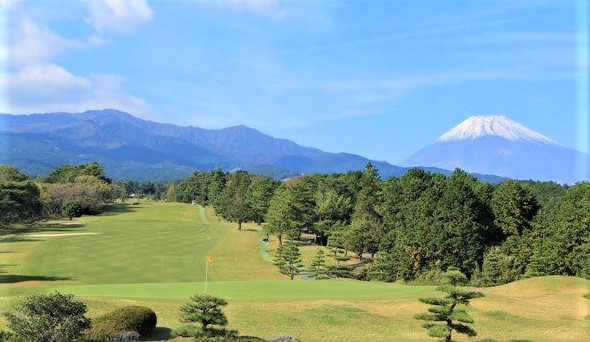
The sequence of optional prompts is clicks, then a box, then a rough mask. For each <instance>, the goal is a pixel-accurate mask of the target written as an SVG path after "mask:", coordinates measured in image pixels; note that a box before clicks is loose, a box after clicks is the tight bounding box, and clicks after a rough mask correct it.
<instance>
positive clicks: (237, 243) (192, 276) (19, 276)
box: [0, 202, 590, 342]
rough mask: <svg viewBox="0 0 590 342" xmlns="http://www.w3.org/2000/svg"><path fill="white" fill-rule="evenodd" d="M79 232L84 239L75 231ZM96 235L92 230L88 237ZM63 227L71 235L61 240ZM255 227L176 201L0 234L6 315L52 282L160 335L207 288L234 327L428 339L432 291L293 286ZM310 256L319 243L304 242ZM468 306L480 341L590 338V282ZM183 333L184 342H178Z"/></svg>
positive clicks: (311, 337) (258, 332) (342, 284)
mask: <svg viewBox="0 0 590 342" xmlns="http://www.w3.org/2000/svg"><path fill="white" fill-rule="evenodd" d="M80 233H84V235H80ZM89 233H92V234H89ZM66 234H67V235H66ZM261 237H262V233H261V231H260V227H258V226H256V225H253V224H247V225H245V226H244V229H243V230H242V231H238V230H237V226H236V225H235V224H226V223H224V222H219V220H218V219H217V218H216V217H215V216H214V215H213V214H212V212H211V211H209V210H206V211H205V210H203V209H202V208H201V209H200V208H198V207H195V206H190V205H186V204H179V203H154V202H142V203H141V204H139V205H130V204H123V205H116V206H114V207H113V208H112V210H111V211H110V212H108V213H106V214H104V215H100V216H96V217H83V218H81V219H79V220H74V221H72V223H70V222H55V223H45V224H41V225H39V226H38V227H35V229H32V230H29V231H25V232H22V233H19V234H5V235H2V236H0V260H1V261H0V280H1V282H0V311H4V310H6V309H7V308H8V307H9V305H10V304H11V303H12V302H14V301H15V300H17V299H18V298H19V296H21V295H26V294H30V293H38V292H48V291H53V290H55V289H57V290H59V291H63V292H68V293H74V294H76V296H77V298H81V299H83V300H84V301H85V302H86V303H88V305H89V307H90V312H89V315H90V316H91V317H95V316H97V315H100V314H102V313H104V312H107V311H110V310H112V309H113V308H115V307H119V306H123V305H128V304H139V305H147V306H149V307H151V308H153V309H154V310H155V311H156V313H157V314H158V321H159V326H160V327H161V328H160V329H159V330H158V331H157V333H156V334H154V336H152V337H151V340H153V341H159V340H161V339H172V338H173V337H172V336H171V333H170V329H171V328H174V327H175V326H177V325H179V324H180V323H179V322H178V309H179V307H180V306H181V305H182V303H183V302H184V301H186V299H187V298H188V297H189V296H190V295H192V294H195V293H200V292H203V291H204V289H205V283H204V280H205V261H206V257H207V256H208V255H210V256H212V257H213V263H212V264H210V265H209V272H208V279H209V282H208V283H207V287H208V292H209V293H211V294H215V295H219V296H221V297H223V298H225V299H227V300H228V301H229V303H230V305H229V306H228V307H227V310H226V311H227V314H228V318H229V321H230V328H232V329H238V330H240V332H241V333H242V334H246V335H254V336H259V337H263V338H268V337H272V336H278V335H284V334H287V335H293V336H297V337H299V338H300V339H302V340H303V341H306V342H307V341H432V339H429V338H428V337H427V336H426V333H425V331H424V329H422V328H421V327H420V326H421V322H419V321H416V320H414V319H413V318H412V317H413V315H414V314H416V313H418V312H421V311H424V310H425V309H426V305H423V304H421V303H420V302H419V301H418V298H419V297H422V296H430V295H432V294H434V293H435V292H434V288H433V287H428V286H409V285H398V284H386V283H379V282H359V281H352V280H328V281H302V280H296V281H289V280H286V279H285V278H284V277H283V276H281V275H280V274H279V273H278V272H277V271H276V268H275V267H274V266H273V265H272V264H271V263H269V261H268V256H267V255H266V253H264V252H263V251H261V249H260V239H261ZM303 249H304V255H305V257H304V259H311V258H312V257H313V255H314V254H315V250H316V249H317V248H316V247H313V246H308V247H304V248H303ZM482 291H483V292H485V294H486V297H485V298H480V299H476V300H474V301H473V303H472V306H471V307H470V309H469V310H470V312H471V313H472V314H473V317H474V318H475V320H476V324H475V326H474V327H475V329H476V330H477V331H478V332H479V336H478V338H474V339H469V338H465V337H458V340H460V341H477V340H479V339H484V338H490V339H494V340H497V341H508V340H530V341H588V338H589V336H590V321H589V320H586V319H584V316H586V315H588V314H590V308H589V307H590V301H589V300H587V299H583V298H582V295H583V294H585V293H587V292H590V281H587V280H583V279H579V278H571V277H542V278H534V279H527V280H523V281H519V282H516V283H512V284H508V285H504V286H499V287H495V288H487V289H482ZM3 323H4V321H3V318H2V317H0V328H1V327H2V325H3ZM176 340H180V339H179V338H177V339H176Z"/></svg>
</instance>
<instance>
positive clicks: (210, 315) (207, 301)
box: [180, 295, 227, 330]
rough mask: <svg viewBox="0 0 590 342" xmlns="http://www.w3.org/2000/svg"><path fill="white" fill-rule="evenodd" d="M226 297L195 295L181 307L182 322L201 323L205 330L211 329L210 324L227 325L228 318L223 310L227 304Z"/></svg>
mask: <svg viewBox="0 0 590 342" xmlns="http://www.w3.org/2000/svg"><path fill="white" fill-rule="evenodd" d="M226 305H227V302H226V301H225V300H224V299H221V298H218V297H214V296H210V295H194V296H192V297H191V298H190V302H188V303H186V304H184V305H183V306H182V307H181V308H180V314H181V319H180V321H181V322H184V323H200V324H201V327H202V329H203V330H207V329H209V326H210V325H219V326H222V327H224V326H226V325H227V318H226V317H225V314H224V313H223V311H222V310H221V308H222V307H224V306H226Z"/></svg>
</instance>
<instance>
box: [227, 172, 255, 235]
mask: <svg viewBox="0 0 590 342" xmlns="http://www.w3.org/2000/svg"><path fill="white" fill-rule="evenodd" d="M249 186H250V175H249V174H248V173H247V172H246V171H241V170H239V171H236V172H234V173H233V174H231V175H230V177H229V179H228V181H227V184H226V186H225V188H224V189H223V193H222V196H221V203H222V205H221V206H222V208H223V210H222V214H223V217H224V218H225V219H226V220H228V221H229V222H236V223H237V224H238V230H242V223H244V222H247V221H248V220H249V219H250V218H251V217H252V209H251V208H250V205H249V203H248V199H247V195H248V187H249Z"/></svg>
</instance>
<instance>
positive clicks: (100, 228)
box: [23, 203, 226, 284]
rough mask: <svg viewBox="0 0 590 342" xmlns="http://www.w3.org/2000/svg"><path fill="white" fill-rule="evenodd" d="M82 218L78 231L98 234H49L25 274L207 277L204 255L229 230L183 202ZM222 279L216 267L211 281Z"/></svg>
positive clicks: (101, 278) (123, 279)
mask: <svg viewBox="0 0 590 342" xmlns="http://www.w3.org/2000/svg"><path fill="white" fill-rule="evenodd" d="M121 211H131V213H121ZM135 213H137V214H135ZM82 222H83V227H81V228H80V229H75V231H76V232H93V233H97V235H84V236H68V237H49V238H46V240H47V241H45V242H44V243H43V244H39V245H38V246H37V248H36V249H35V251H34V252H33V254H32V255H31V259H32V260H35V262H32V263H29V264H28V266H27V267H25V268H24V269H23V271H24V273H25V274H30V275H36V276H48V277H52V276H59V277H65V278H71V279H72V280H75V281H80V282H83V283H86V284H116V283H153V282H155V283H161V282H184V281H203V280H204V276H203V275H204V267H205V257H204V256H205V255H207V254H208V253H209V252H208V251H210V250H211V249H212V248H213V247H214V245H215V244H217V243H219V242H220V241H221V240H222V239H223V237H224V235H225V233H226V230H224V229H220V226H219V225H217V226H215V225H209V226H207V225H205V224H204V223H203V221H202V215H199V209H198V208H197V207H194V206H189V205H183V204H169V205H161V204H155V203H141V204H140V205H137V206H133V205H119V206H118V207H117V208H116V211H115V212H112V214H111V215H102V216H98V217H85V218H84V219H83V221H82ZM207 237H209V238H210V239H208V238H207ZM199 261H201V262H199ZM216 278H217V276H216V273H215V271H214V270H211V272H210V273H209V279H213V280H214V279H216Z"/></svg>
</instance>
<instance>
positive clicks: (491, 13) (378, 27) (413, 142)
mask: <svg viewBox="0 0 590 342" xmlns="http://www.w3.org/2000/svg"><path fill="white" fill-rule="evenodd" d="M587 9H588V1H587V0H580V1H566V0H558V1H542V0H539V1H467V0H466V1H434V0H432V1H426V0H423V1H396V0H389V1H386V0H382V1H379V0H374V1H370V0H365V1H337V0H325V1H323V0H299V1H281V0H227V1H223V0H166V1H164V0H161V1H145V0H81V1H67V0H62V1H58V0H54V1H43V0H37V1H32V0H28V1H27V0H20V1H19V0H0V11H1V12H2V13H3V15H0V37H3V41H2V42H1V43H0V87H1V88H2V89H3V92H2V97H1V98H0V112H4V113H17V114H22V113H33V112H53V111H74V112H77V111H83V110H86V109H100V108H117V109H120V110H124V111H128V112H130V113H132V114H134V115H136V116H139V117H143V118H146V119H150V120H155V121H159V122H168V123H174V124H178V125H194V126H199V127H206V128H222V127H227V126H232V125H238V124H245V125H247V126H250V127H254V128H257V129H259V130H261V131H262V132H264V133H267V134H270V135H272V136H276V137H282V138H288V139H291V140H294V141H296V142H298V143H300V144H302V145H306V146H313V147H317V148H321V149H324V150H327V151H331V152H341V151H344V152H350V153H357V154H361V155H363V156H367V157H370V158H373V159H378V160H386V161H389V162H391V163H396V162H398V161H400V160H401V159H403V158H405V157H407V156H408V155H410V154H412V153H413V152H415V151H417V150H419V149H420V148H422V147H424V146H425V145H427V144H429V143H430V142H432V141H434V140H435V139H436V138H437V137H438V136H439V135H441V134H443V133H444V132H445V131H447V130H448V129H450V128H452V127H453V126H455V125H456V124H458V123H460V122H461V121H463V120H464V119H466V118H468V117H469V116H472V115H492V114H498V115H505V116H507V117H509V118H511V119H513V120H515V121H518V122H520V123H521V124H523V125H525V126H527V127H529V128H531V129H534V130H536V131H539V132H541V133H543V134H545V135H547V136H549V137H550V138H552V139H554V140H557V141H559V142H561V143H564V144H566V145H570V146H573V147H576V148H578V149H579V150H582V151H584V152H588V150H589V145H588V110H587V106H588V101H587V92H588V18H587V15H583V14H584V13H586V12H587V11H586V10H587Z"/></svg>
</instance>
